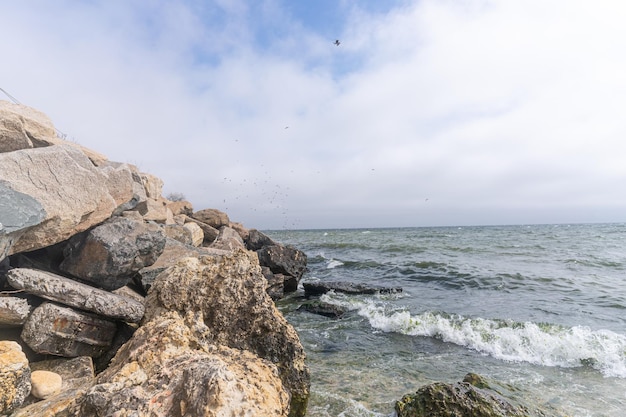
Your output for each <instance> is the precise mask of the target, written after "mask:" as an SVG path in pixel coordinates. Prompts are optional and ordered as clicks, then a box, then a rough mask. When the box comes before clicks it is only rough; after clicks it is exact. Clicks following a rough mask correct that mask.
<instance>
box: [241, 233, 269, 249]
mask: <svg viewBox="0 0 626 417" xmlns="http://www.w3.org/2000/svg"><path fill="white" fill-rule="evenodd" d="M245 242H246V247H247V248H248V249H249V250H252V251H257V250H259V249H261V248H263V247H264V246H273V245H276V242H274V241H273V240H272V239H271V238H270V237H269V236H267V235H266V234H264V233H261V232H259V231H258V230H256V229H250V230H249V231H248V238H247V239H246V240H245Z"/></svg>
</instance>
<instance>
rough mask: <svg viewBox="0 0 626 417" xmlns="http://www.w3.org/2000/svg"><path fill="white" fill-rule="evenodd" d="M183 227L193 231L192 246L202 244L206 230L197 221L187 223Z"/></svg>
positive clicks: (190, 231)
mask: <svg viewBox="0 0 626 417" xmlns="http://www.w3.org/2000/svg"><path fill="white" fill-rule="evenodd" d="M183 227H184V228H185V229H187V230H189V233H191V246H200V245H202V242H203V241H204V232H203V231H202V228H201V227H200V226H198V225H197V224H196V223H191V222H190V223H185V224H183Z"/></svg>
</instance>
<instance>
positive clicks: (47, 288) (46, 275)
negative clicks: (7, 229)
mask: <svg viewBox="0 0 626 417" xmlns="http://www.w3.org/2000/svg"><path fill="white" fill-rule="evenodd" d="M7 281H8V283H9V285H11V286H12V287H13V288H16V289H19V290H24V291H26V292H27V293H29V294H34V295H37V296H39V297H42V298H45V299H47V300H50V301H57V302H59V303H61V304H65V305H67V306H70V307H76V308H79V309H81V310H86V311H91V312H93V313H97V314H99V315H101V316H104V317H108V318H111V319H118V320H125V321H130V322H139V321H140V320H141V318H142V317H143V312H144V307H143V304H142V303H140V302H138V301H136V300H133V299H132V298H127V297H122V296H120V295H116V294H113V293H110V292H108V291H104V290H100V289H98V288H94V287H91V286H89V285H86V284H81V283H79V282H76V281H73V280H71V279H68V278H64V277H61V276H59V275H55V274H53V273H51V272H44V271H38V270H36V269H26V268H14V269H12V270H10V271H9V272H8V273H7ZM0 301H1V299H0Z"/></svg>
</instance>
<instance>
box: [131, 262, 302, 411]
mask: <svg viewBox="0 0 626 417" xmlns="http://www.w3.org/2000/svg"><path fill="white" fill-rule="evenodd" d="M265 287H266V281H265V280H264V279H263V277H262V275H261V268H260V267H259V265H258V263H257V259H256V256H255V254H254V253H253V252H249V251H244V250H240V251H235V252H233V253H228V254H226V255H221V256H204V257H201V258H186V259H183V260H180V261H179V262H178V263H177V264H176V266H174V267H172V268H170V269H168V270H166V271H164V272H163V273H162V274H161V275H159V277H158V278H157V279H156V280H155V281H154V284H153V286H152V288H151V289H150V292H149V294H148V297H147V298H146V316H145V318H144V320H145V321H151V320H153V319H155V318H156V317H158V316H159V315H161V314H164V313H165V312H167V311H175V312H178V313H179V314H180V315H181V316H183V317H191V318H192V322H193V323H196V324H195V326H194V328H197V329H198V331H201V333H202V334H203V338H205V340H207V342H210V343H213V344H215V345H222V346H227V347H230V348H235V349H242V350H247V351H250V352H252V353H254V354H256V355H258V356H259V357H260V358H262V359H266V360H268V361H270V362H271V363H273V364H275V365H276V367H277V368H278V372H279V375H280V378H281V380H282V383H283V385H284V387H285V388H286V389H287V390H288V391H289V392H290V394H291V405H290V407H291V414H290V415H292V416H301V415H304V412H305V411H306V403H307V400H308V395H309V383H310V382H309V373H308V368H307V366H306V364H305V362H304V359H305V354H304V349H303V347H302V345H301V343H300V340H299V339H298V335H297V334H296V332H295V330H294V328H293V327H292V326H291V325H290V324H289V323H287V321H286V320H285V318H284V317H283V316H282V314H280V312H279V311H278V310H277V309H276V307H275V305H274V303H273V302H272V300H271V299H270V297H269V296H268V295H267V293H266V292H265ZM140 330H141V329H140ZM140 330H139V331H140Z"/></svg>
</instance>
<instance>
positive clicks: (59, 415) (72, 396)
mask: <svg viewBox="0 0 626 417" xmlns="http://www.w3.org/2000/svg"><path fill="white" fill-rule="evenodd" d="M88 388H89V387H83V388H80V389H69V390H64V391H62V392H61V393H60V394H57V395H55V396H53V397H50V398H48V399H45V400H39V401H37V402H35V403H30V404H28V405H26V406H24V407H22V408H20V409H18V410H17V411H15V412H14V413H13V414H11V417H83V416H84V415H82V414H80V412H79V410H78V407H77V403H78V402H79V401H80V400H81V398H82V396H83V394H84V393H85V391H87V389H88ZM30 398H32V397H30ZM85 417H86V416H85Z"/></svg>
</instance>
